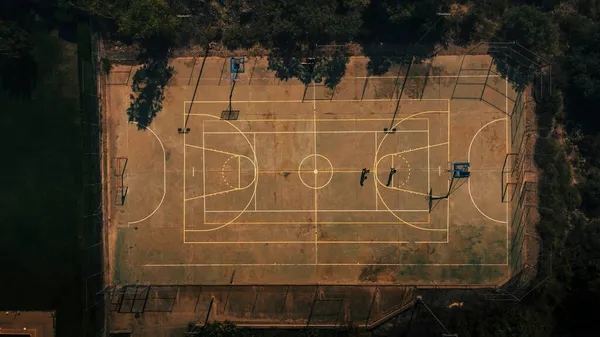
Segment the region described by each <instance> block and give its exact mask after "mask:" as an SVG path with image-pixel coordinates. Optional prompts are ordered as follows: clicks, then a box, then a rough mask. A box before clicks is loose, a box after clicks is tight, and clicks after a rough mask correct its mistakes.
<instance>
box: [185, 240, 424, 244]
mask: <svg viewBox="0 0 600 337" xmlns="http://www.w3.org/2000/svg"><path fill="white" fill-rule="evenodd" d="M419 242H420V243H430V242H429V241H419ZM187 243H194V244H198V245H238V244H240V245H253V244H258V245H264V244H275V245H294V244H300V245H307V244H314V243H315V241H314V240H310V241H307V240H301V241H300V240H299V241H193V242H187ZM371 243H372V244H397V243H417V242H415V241H368V240H362V241H361V240H358V241H335V240H330V241H323V240H321V241H319V243H318V244H319V245H321V244H327V245H331V244H341V245H348V244H371Z"/></svg>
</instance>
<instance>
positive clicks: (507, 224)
mask: <svg viewBox="0 0 600 337" xmlns="http://www.w3.org/2000/svg"><path fill="white" fill-rule="evenodd" d="M515 104H516V102H515ZM504 111H506V112H508V81H507V80H504ZM504 127H505V128H506V153H510V146H509V142H508V140H509V139H511V136H510V135H509V132H510V131H509V118H506V123H505V124H504ZM507 178H508V175H507ZM502 188H504V187H503V186H502ZM508 205H509V203H508V202H507V203H506V263H507V264H508V261H509V259H508V255H509V251H510V250H509V244H508V242H509V240H510V239H509V237H510V235H509V230H510V222H509V219H510V218H509V215H508V213H509V209H508Z"/></svg>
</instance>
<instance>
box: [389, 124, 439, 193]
mask: <svg viewBox="0 0 600 337" xmlns="http://www.w3.org/2000/svg"><path fill="white" fill-rule="evenodd" d="M430 157H431V146H430V143H429V119H427V192H429V189H430V188H431V161H430ZM392 158H393V156H392Z"/></svg>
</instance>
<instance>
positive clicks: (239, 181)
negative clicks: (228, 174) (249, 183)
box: [238, 156, 242, 188]
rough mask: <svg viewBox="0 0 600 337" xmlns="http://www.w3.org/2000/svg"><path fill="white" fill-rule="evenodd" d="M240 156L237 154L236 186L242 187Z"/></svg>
mask: <svg viewBox="0 0 600 337" xmlns="http://www.w3.org/2000/svg"><path fill="white" fill-rule="evenodd" d="M241 158H242V157H240V156H238V188H242V159H241Z"/></svg>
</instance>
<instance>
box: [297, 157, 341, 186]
mask: <svg viewBox="0 0 600 337" xmlns="http://www.w3.org/2000/svg"><path fill="white" fill-rule="evenodd" d="M319 164H321V165H319ZM315 166H317V167H319V168H320V169H318V168H317V167H315ZM311 171H312V173H313V174H314V177H315V178H314V180H313V179H312V178H311V179H306V180H305V177H302V174H303V173H308V172H311ZM320 174H321V176H319V175H320ZM298 176H299V177H300V181H301V182H302V184H304V186H306V187H308V188H311V189H313V190H318V189H320V188H323V187H325V186H327V185H329V183H330V182H331V179H332V178H333V164H331V161H330V160H329V159H327V157H325V156H323V155H320V154H311V155H308V156H306V157H304V159H302V161H301V162H300V165H299V166H298ZM318 177H327V178H323V179H327V181H326V182H325V183H319V178H318Z"/></svg>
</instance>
